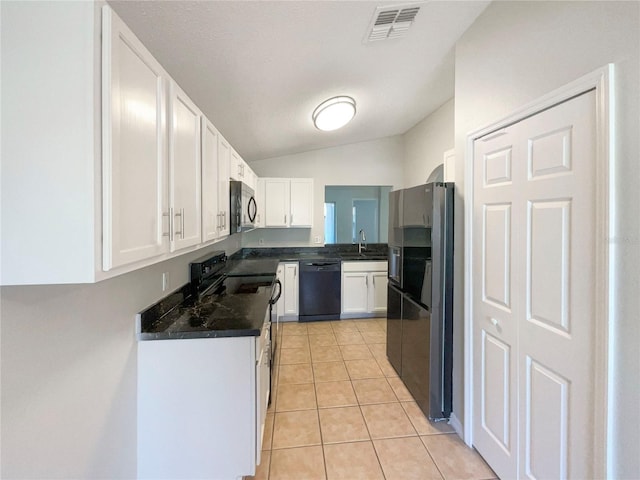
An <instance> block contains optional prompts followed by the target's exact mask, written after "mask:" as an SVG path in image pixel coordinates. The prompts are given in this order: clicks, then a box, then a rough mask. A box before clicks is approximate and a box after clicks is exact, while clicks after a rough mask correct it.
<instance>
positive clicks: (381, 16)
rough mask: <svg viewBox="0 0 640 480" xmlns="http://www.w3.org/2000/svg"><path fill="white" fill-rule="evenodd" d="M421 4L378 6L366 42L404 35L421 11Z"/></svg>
mask: <svg viewBox="0 0 640 480" xmlns="http://www.w3.org/2000/svg"><path fill="white" fill-rule="evenodd" d="M420 6H421V4H420V3H412V4H408V5H393V6H391V7H378V8H376V11H375V13H374V15H373V19H372V20H371V24H370V25H369V29H368V30H367V34H366V36H365V38H364V43H368V42H375V41H378V40H386V39H387V38H399V37H404V36H405V35H407V32H408V30H409V27H410V26H411V25H412V24H413V21H414V20H415V18H416V15H417V14H418V12H419V11H420Z"/></svg>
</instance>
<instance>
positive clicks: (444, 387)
mask: <svg viewBox="0 0 640 480" xmlns="http://www.w3.org/2000/svg"><path fill="white" fill-rule="evenodd" d="M453 192H454V186H453V183H442V182H433V183H428V184H425V185H419V186H417V187H412V188H408V189H404V190H396V191H393V192H391V193H390V194H389V258H388V260H389V284H388V287H387V288H388V296H387V357H388V358H389V361H390V362H391V364H392V365H393V367H394V368H395V370H396V371H397V372H398V375H400V378H401V379H402V381H403V382H404V384H405V385H406V387H407V389H408V390H409V391H410V392H411V394H412V395H413V397H414V399H415V400H416V403H417V404H418V405H419V406H420V408H421V409H422V411H423V412H424V413H425V414H426V415H427V416H428V417H429V418H431V419H435V420H437V419H444V418H448V417H449V416H450V414H451V403H452V401H451V395H452V378H451V377H452V348H453V316H452V313H453Z"/></svg>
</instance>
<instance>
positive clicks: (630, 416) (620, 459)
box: [454, 1, 640, 479]
mask: <svg viewBox="0 0 640 480" xmlns="http://www.w3.org/2000/svg"><path fill="white" fill-rule="evenodd" d="M639 31H640V4H639V3H638V2H614V1H610V2H494V3H492V4H491V5H490V6H489V7H488V8H487V10H485V11H484V12H483V14H482V15H481V16H480V17H479V18H478V20H477V21H476V22H475V23H474V24H473V25H472V26H471V27H470V28H469V30H468V31H467V32H466V33H465V34H464V35H463V37H462V39H461V40H460V41H459V43H458V45H457V48H456V86H455V146H456V158H457V164H456V180H457V182H456V184H457V192H458V196H457V198H456V229H457V230H456V274H457V282H456V311H455V325H454V332H455V352H456V356H455V358H454V367H455V372H454V373H455V379H454V381H455V390H454V401H455V403H454V411H455V414H456V415H457V416H458V417H459V418H461V419H462V417H463V413H464V412H463V392H464V385H463V383H462V380H463V377H462V376H463V369H462V355H463V348H462V345H463V325H464V323H463V315H464V312H463V309H462V305H463V272H464V270H463V263H462V262H463V255H462V252H463V235H462V231H463V226H464V215H463V207H464V197H465V188H464V182H463V180H464V155H465V140H466V135H467V133H469V132H471V131H473V130H475V129H477V128H480V127H482V126H485V125H487V124H489V123H491V122H493V121H496V120H499V119H500V118H502V117H504V116H505V115H507V114H508V113H510V112H512V111H514V110H516V109H517V108H519V107H520V106H522V105H524V104H527V103H529V102H531V101H533V100H535V99H536V98H538V97H541V96H542V95H544V94H546V93H548V92H550V91H552V90H554V89H556V88H558V87H561V86H562V85H564V84H567V83H569V82H571V81H572V80H574V79H576V78H578V77H580V76H582V75H585V74H587V73H589V72H591V71H593V70H595V69H597V68H599V67H602V66H604V65H606V64H607V63H610V62H613V63H615V65H616V77H617V79H616V96H617V105H616V108H617V116H616V124H617V127H616V128H617V135H616V138H615V143H616V148H617V158H616V163H615V168H616V170H617V173H616V178H615V189H614V196H615V201H616V203H617V205H618V209H617V212H616V217H615V219H614V221H615V224H616V225H617V227H616V234H615V236H614V238H612V239H611V246H612V247H613V248H615V249H616V268H617V274H616V277H617V283H618V286H617V289H616V298H614V299H613V309H614V311H615V322H614V325H613V333H614V338H613V340H614V345H615V347H614V352H613V354H614V365H613V369H612V372H613V375H612V378H611V380H612V381H613V384H614V388H613V391H614V395H613V402H614V403H613V405H611V407H610V412H609V413H610V414H611V418H612V419H613V436H612V442H611V446H612V447H613V452H612V453H613V457H612V462H611V466H612V477H615V478H635V479H637V478H638V475H639V474H640V455H638V445H640V417H639V415H640V408H639V407H638V402H639V400H640V399H639V398H638V385H639V383H640V378H639V374H640V372H639V369H640V356H639V352H640V349H639V348H638V346H639V345H640V321H639V313H638V312H639V311H640V308H639V307H640V301H639V297H638V292H639V291H640V282H639V277H638V271H639V268H638V267H639V266H640V255H639V252H640V242H639V233H638V232H639V220H640V197H639V195H638V180H639V179H640V161H639V160H640V151H639V147H638V138H639V134H638V133H639V132H640V125H639V118H640V62H639V60H640V36H639ZM601 413H602V415H605V414H607V412H601Z"/></svg>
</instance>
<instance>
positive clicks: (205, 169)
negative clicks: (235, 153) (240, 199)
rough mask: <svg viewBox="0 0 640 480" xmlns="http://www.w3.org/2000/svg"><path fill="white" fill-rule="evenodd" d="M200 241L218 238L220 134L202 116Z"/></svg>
mask: <svg viewBox="0 0 640 480" xmlns="http://www.w3.org/2000/svg"><path fill="white" fill-rule="evenodd" d="M201 128H202V243H207V242H211V241H213V240H216V239H217V238H218V234H219V231H220V210H218V139H219V137H220V134H219V133H218V131H217V130H216V128H215V127H214V126H213V124H212V123H211V122H210V121H209V120H207V118H206V117H204V116H203V117H202V127H201Z"/></svg>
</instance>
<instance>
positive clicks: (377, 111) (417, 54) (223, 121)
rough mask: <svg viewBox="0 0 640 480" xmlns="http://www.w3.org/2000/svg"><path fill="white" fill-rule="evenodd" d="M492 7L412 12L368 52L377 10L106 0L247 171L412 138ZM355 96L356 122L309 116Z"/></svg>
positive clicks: (452, 5) (366, 4)
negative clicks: (329, 122) (472, 29)
mask: <svg viewBox="0 0 640 480" xmlns="http://www.w3.org/2000/svg"><path fill="white" fill-rule="evenodd" d="M488 3H489V2H486V1H469V2H467V1H427V2H413V3H412V4H411V5H413V4H418V5H419V6H420V7H421V8H420V10H419V12H418V14H417V15H416V17H415V20H414V21H413V24H412V25H411V27H410V28H409V30H408V31H407V32H406V36H404V37H401V38H393V39H387V40H382V41H376V42H366V41H365V39H366V38H367V31H368V29H369V27H371V25H372V20H373V18H374V15H375V14H376V9H377V8H378V7H393V8H402V7H403V6H406V5H407V3H406V2H402V3H399V2H393V1H386V2H379V1H314V0H311V1H270V0H259V1H137V0H124V1H115V0H113V1H109V4H110V5H111V6H112V7H113V8H114V9H115V11H116V12H117V13H118V14H119V15H120V17H121V18H122V19H123V20H124V21H125V23H127V25H129V27H130V28H131V29H132V30H133V31H134V32H135V33H136V35H137V36H138V37H139V38H140V40H141V41H142V42H143V43H144V44H145V45H146V46H147V48H148V49H149V50H150V51H151V53H152V54H153V55H154V56H155V57H156V58H157V59H158V60H159V61H160V63H161V64H162V65H163V66H164V68H165V69H166V70H167V71H168V72H169V74H170V75H171V76H172V77H173V78H174V79H175V80H176V81H177V82H178V84H179V85H180V86H181V87H182V88H183V89H184V90H185V91H186V92H187V93H188V94H189V96H190V97H191V98H192V100H193V101H194V102H195V103H196V104H197V105H198V106H199V107H200V108H201V109H202V111H203V112H204V114H205V115H206V116H207V117H208V118H209V119H210V120H211V121H212V122H213V123H214V124H215V125H216V127H217V128H218V129H219V130H220V132H221V133H222V134H223V135H224V136H225V138H227V140H228V141H229V142H231V144H232V145H233V146H234V147H235V149H236V150H237V151H238V153H240V155H241V156H243V157H244V158H245V160H247V161H248V162H251V161H253V160H259V159H265V158H271V157H275V156H280V155H286V154H290V153H299V152H304V151H308V150H315V149H319V148H326V147H330V146H336V145H343V144H348V143H355V142H359V141H364V140H371V139H376V138H381V137H386V136H390V135H396V134H402V133H405V132H406V131H407V130H408V129H410V128H411V127H413V126H414V125H415V124H416V123H417V122H419V121H420V120H422V119H423V118H424V117H425V116H427V115H428V114H429V113H431V112H432V111H434V110H435V109H437V108H438V107H439V106H440V105H442V104H443V103H444V102H446V101H447V100H448V99H450V98H451V97H452V96H453V88H454V46H455V43H456V40H457V39H458V38H459V37H460V36H461V35H462V33H463V32H464V31H465V30H466V29H467V28H468V27H469V25H471V23H473V21H474V20H475V19H476V18H477V16H478V15H479V14H480V13H481V12H482V11H483V10H484V9H485V8H486V6H487V4H488ZM336 95H350V96H352V97H353V98H354V99H355V100H356V102H357V114H356V117H355V118H354V120H353V121H352V122H351V123H350V124H348V125H347V126H346V127H344V128H343V129H341V130H337V131H334V132H322V131H319V130H317V129H316V128H315V127H314V126H313V123H312V121H311V113H312V112H313V110H314V108H315V107H316V106H317V105H318V104H319V103H321V102H322V101H323V100H325V99H327V98H329V97H332V96H336Z"/></svg>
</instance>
